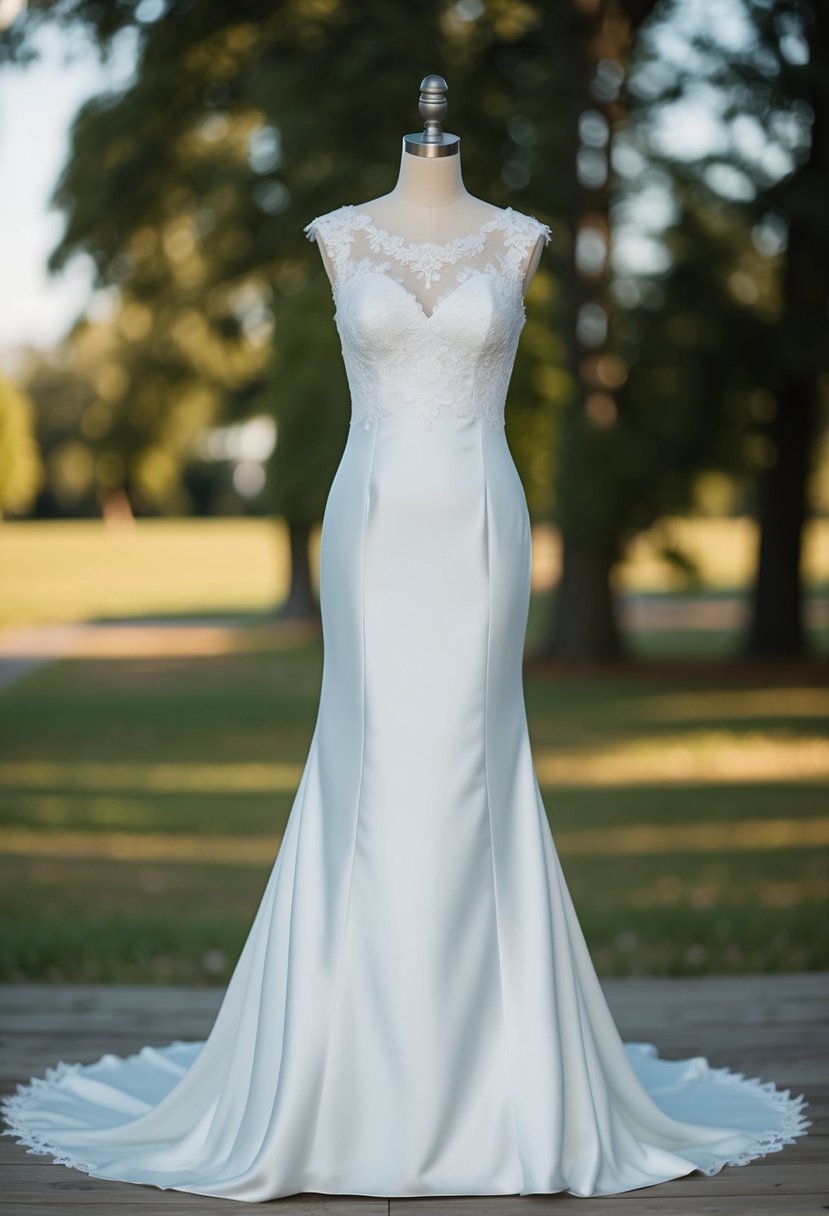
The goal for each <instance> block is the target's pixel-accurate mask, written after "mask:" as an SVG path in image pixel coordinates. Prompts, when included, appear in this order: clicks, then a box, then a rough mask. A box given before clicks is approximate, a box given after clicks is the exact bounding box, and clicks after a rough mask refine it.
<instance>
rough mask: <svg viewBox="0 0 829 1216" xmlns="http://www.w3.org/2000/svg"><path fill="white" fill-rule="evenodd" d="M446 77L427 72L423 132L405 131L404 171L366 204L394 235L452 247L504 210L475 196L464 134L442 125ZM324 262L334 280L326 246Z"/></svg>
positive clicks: (537, 253)
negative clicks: (465, 162)
mask: <svg viewBox="0 0 829 1216" xmlns="http://www.w3.org/2000/svg"><path fill="white" fill-rule="evenodd" d="M447 88H448V86H447V84H446V81H445V80H444V79H443V77H442V76H436V75H432V76H426V77H425V78H424V79H423V80H422V81H421V84H420V89H421V93H420V103H419V109H420V113H421V115H422V116H423V118H424V119H425V126H424V130H423V132H422V133H416V134H414V135H404V137H403V151H402V155H401V159H400V172H399V174H398V178H397V182H396V184H395V186H394V188H393V189H392V190H390V191H389V192H388V194H383V195H380V196H379V197H378V198H375V199H371V200H370V201H369V202H367V203H363V204H361V205H360V208H359V209H360V211H361V212H364V213H366V214H370V215H371V217H372V219H373V221H374V223H375V224H376V225H377V227H378V228H379V229H382V230H384V231H385V232H389V233H394V234H395V235H396V236H399V237H400V238H402V240H403V241H404V243H405V244H407V245H426V244H430V245H440V246H443V245H447V244H449V243H450V242H451V241H453V240H455V239H456V238H458V237H463V236H465V235H466V234H467V233H469V232H474V231H475V230H476V229H478V228H479V227H480V226H481V225H482V224H483V223H485V222H486V221H487V220H489V219H491V218H492V217H493V216H495V215H497V214H498V212H499V208H497V207H493V206H492V204H491V203H487V202H485V201H484V200H483V199H479V198H476V197H475V196H474V195H473V194H470V193H469V191H468V190H467V189H466V186H465V185H464V181H463V176H462V174H461V155H460V136H459V135H453V134H451V133H450V132H444V131H443V130H442V129H441V119H442V118H443V117H444V115H445V114H446V109H447V106H446V91H447ZM544 241H545V238H544V236H543V235H541V236H539V238H538V240H537V241H536V243H535V245H534V246H533V248H532V250H531V251H530V254H529V258H528V260H527V265H526V266H525V268H524V277H523V291H524V293H525V294H526V291H527V289H528V288H529V285H530V283H531V282H532V279H533V276H534V275H535V272H536V269H537V267H538V263H539V261H540V259H541V251H542V249H543V248H544ZM321 254H322V259H323V263H324V265H325V269H326V272H327V274H328V277H329V279H331V281H332V282H333V281H334V270H333V267H332V265H331V262H330V259H329V258H328V255H327V253H326V251H325V250H324V249H322V250H321Z"/></svg>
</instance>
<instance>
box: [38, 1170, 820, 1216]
mask: <svg viewBox="0 0 829 1216" xmlns="http://www.w3.org/2000/svg"><path fill="white" fill-rule="evenodd" d="M709 1181H715V1180H714V1179H710V1180H709ZM657 1189H658V1190H659V1191H662V1189H663V1187H662V1186H661V1185H660V1186H659V1187H658V1188H657ZM120 1211H121V1209H120V1208H119V1216H120ZM548 1213H549V1216H619V1214H620V1213H622V1214H624V1216H826V1205H825V1204H822V1203H821V1201H820V1199H819V1198H815V1197H814V1196H811V1195H790V1196H787V1197H785V1198H782V1197H778V1196H777V1195H754V1196H752V1198H751V1200H750V1202H749V1203H747V1202H746V1200H744V1199H742V1198H740V1197H730V1198H721V1197H719V1196H717V1195H711V1196H710V1197H709V1198H706V1199H696V1198H693V1199H681V1198H678V1197H673V1198H670V1199H666V1198H664V1197H658V1196H656V1195H652V1194H651V1188H650V1187H646V1188H643V1189H641V1190H637V1191H629V1192H625V1193H623V1194H621V1195H602V1196H599V1197H598V1198H595V1199H593V1198H590V1199H586V1198H582V1197H579V1196H576V1195H569V1194H567V1193H565V1192H562V1193H561V1194H558V1195H550V1196H545V1195H522V1196H518V1197H515V1198H511V1197H509V1196H504V1197H503V1198H502V1199H491V1198H481V1199H476V1198H472V1199H469V1198H457V1199H451V1200H442V1199H392V1201H391V1204H390V1206H389V1216H547V1214H548ZM27 1216H28V1214H27Z"/></svg>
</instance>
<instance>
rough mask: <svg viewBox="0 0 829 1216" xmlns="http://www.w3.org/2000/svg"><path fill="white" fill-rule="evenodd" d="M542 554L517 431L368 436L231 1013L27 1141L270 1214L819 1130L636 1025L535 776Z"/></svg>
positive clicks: (37, 1123)
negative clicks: (304, 742) (527, 654)
mask: <svg viewBox="0 0 829 1216" xmlns="http://www.w3.org/2000/svg"><path fill="white" fill-rule="evenodd" d="M530 569H531V539H530V521H529V516H528V513H527V505H526V500H525V496H524V492H523V488H522V485H521V482H520V479H519V477H518V473H517V470H516V468H515V465H514V463H513V460H512V457H511V454H510V451H509V447H508V445H507V441H506V437H505V434H504V432H502V431H497V430H495V429H493V428H492V427H491V426H490V425H489V424H488V423H486V422H485V421H483V420H481V419H475V420H464V419H459V418H455V417H450V416H449V414H448V413H447V414H446V415H445V416H443V417H441V418H440V420H439V424H438V425H436V426H435V427H434V428H433V429H432V430H431V431H424V430H422V429H421V428H420V427H419V426H417V425H416V424H415V423H412V422H407V421H406V419H404V418H399V417H390V418H383V419H382V420H380V421H379V422H375V423H372V424H371V425H370V426H368V427H361V426H352V428H351V429H350V431H349V435H348V439H347V442H346V445H345V449H344V452H343V456H342V459H341V462H340V465H339V467H338V470H337V473H336V475H335V478H334V481H333V483H332V486H331V490H330V493H329V497H328V501H327V505H326V510H325V516H324V520H323V530H322V540H321V553H320V599H321V608H322V624H323V644H324V662H323V676H322V687H321V693H320V700H319V709H318V715H317V720H316V723H315V726H314V730H313V735H312V738H311V743H310V747H309V751H308V754H307V759H306V763H305V766H304V769H303V772H302V777H301V780H300V782H299V786H298V788H297V791H296V795H295V799H294V802H293V806H292V808H291V811H290V815H289V818H288V821H287V826H286V830H285V833H284V836H283V839H282V843H281V846H280V848H279V852H278V854H277V857H276V860H275V863H274V865H273V868H272V870H271V873H270V876H269V879H268V882H267V886H266V888H265V891H264V894H263V897H262V900H261V903H260V905H259V908H258V911H257V913H256V916H255V919H254V921H253V924H252V926H251V928H250V931H249V934H248V937H247V940H246V942H245V944H244V947H243V949H242V952H241V955H240V957H239V959H238V962H237V965H236V968H235V970H234V972H233V975H232V978H231V980H230V982H229V985H228V987H227V990H226V992H225V995H224V999H223V1002H222V1005H221V1007H220V1010H219V1013H218V1016H217V1018H216V1021H215V1023H214V1025H213V1028H212V1030H211V1032H210V1034H209V1036H208V1037H207V1039H206V1040H205V1041H204V1042H184V1041H180V1040H177V1041H175V1042H173V1043H169V1044H166V1045H163V1046H146V1047H144V1048H143V1049H142V1050H141V1051H140V1052H138V1053H137V1054H135V1055H133V1056H129V1057H126V1058H122V1057H118V1056H115V1055H112V1054H106V1055H103V1056H102V1057H101V1058H100V1059H99V1060H98V1061H96V1062H95V1063H93V1064H67V1063H65V1062H64V1061H63V1060H61V1061H59V1063H58V1065H57V1066H56V1067H55V1068H52V1069H50V1070H48V1072H47V1074H46V1075H45V1077H42V1078H33V1079H32V1080H31V1082H30V1083H29V1084H27V1085H20V1086H18V1090H17V1093H16V1094H14V1095H12V1096H10V1097H7V1098H6V1099H5V1102H4V1104H3V1111H4V1114H5V1117H6V1120H7V1122H8V1124H9V1131H7V1132H6V1133H5V1134H12V1135H15V1136H16V1137H17V1138H18V1139H19V1140H20V1141H21V1143H23V1144H25V1145H27V1146H28V1147H29V1148H30V1151H33V1152H41V1153H45V1154H47V1155H51V1156H52V1157H53V1159H54V1160H55V1161H56V1162H59V1163H62V1164H65V1165H71V1166H74V1167H75V1168H78V1169H81V1170H83V1171H85V1172H86V1173H88V1174H90V1175H93V1176H95V1177H99V1178H109V1179H120V1180H123V1181H127V1182H134V1183H143V1184H148V1185H152V1186H155V1187H160V1188H163V1189H177V1190H181V1191H189V1192H193V1193H195V1194H201V1195H215V1196H224V1197H228V1198H231V1199H237V1200H241V1201H248V1202H256V1201H262V1200H267V1199H271V1198H277V1197H281V1196H286V1195H292V1194H297V1193H300V1192H303V1191H315V1192H326V1193H331V1194H362V1195H377V1196H384V1197H391V1196H408V1195H424V1196H425V1195H478V1194H522V1195H523V1194H530V1193H533V1192H556V1191H570V1192H571V1193H573V1194H575V1195H582V1196H589V1195H605V1194H615V1193H619V1192H622V1191H629V1190H633V1189H636V1188H640V1187H646V1186H650V1185H652V1184H654V1183H658V1182H661V1181H665V1180H667V1179H671V1178H676V1177H679V1176H681V1175H684V1174H688V1173H690V1172H691V1171H692V1170H695V1169H697V1170H700V1171H702V1172H704V1173H707V1174H715V1173H717V1172H718V1171H719V1170H720V1169H721V1168H722V1167H723V1165H725V1164H745V1163H746V1162H748V1161H750V1160H752V1159H753V1158H755V1157H758V1156H762V1155H764V1154H766V1153H768V1152H771V1151H775V1150H777V1149H780V1148H782V1147H783V1145H784V1144H788V1143H791V1142H792V1141H793V1139H794V1137H795V1136H796V1135H799V1134H802V1132H803V1131H804V1130H805V1128H806V1127H807V1126H809V1125H810V1124H809V1121H807V1120H806V1119H805V1118H804V1116H803V1114H802V1113H801V1112H802V1108H803V1104H804V1099H803V1096H802V1095H801V1097H800V1098H798V1099H794V1098H792V1097H790V1096H789V1092H788V1091H783V1092H781V1091H779V1090H777V1089H776V1088H775V1087H774V1085H773V1083H771V1082H765V1083H760V1082H759V1080H758V1079H757V1078H754V1079H753V1080H752V1081H746V1080H744V1079H743V1078H742V1076H741V1075H740V1074H735V1073H732V1072H730V1071H729V1070H728V1069H712V1068H710V1067H709V1065H708V1063H707V1061H706V1060H705V1059H704V1058H702V1057H695V1058H693V1059H688V1060H680V1061H668V1060H661V1059H659V1057H658V1055H657V1050H656V1047H655V1045H653V1044H650V1043H640V1042H633V1043H623V1042H622V1040H621V1039H620V1036H619V1033H618V1031H617V1029H616V1026H615V1024H614V1021H613V1019H612V1017H611V1014H610V1011H609V1008H608V1006H607V1003H606V1001H605V998H604V995H603V991H602V989H601V986H600V984H599V981H598V978H597V976H596V973H595V970H594V968H593V965H592V962H591V959H590V956H589V954H588V950H587V947H586V944H585V940H584V937H583V934H582V931H581V928H580V926H579V922H578V919H577V915H576V912H575V910H574V907H573V903H572V900H571V897H570V893H569V891H568V888H567V884H566V882H565V878H564V875H563V873H562V869H561V865H560V863H559V858H558V855H557V852H556V848H555V844H554V841H553V837H552V835H551V831H550V827H549V825H548V821H547V816H546V813H545V808H544V804H543V802H542V798H541V794H540V791H539V787H538V783H537V780H536V776H535V770H534V767H533V759H532V754H531V750H530V741H529V734H528V729H527V720H526V714H525V705H524V695H523V685H522V671H521V664H522V652H523V645H524V635H525V629H526V624H527V612H528V606H529V596H530ZM44 999H48V998H47V997H46V996H45V997H44Z"/></svg>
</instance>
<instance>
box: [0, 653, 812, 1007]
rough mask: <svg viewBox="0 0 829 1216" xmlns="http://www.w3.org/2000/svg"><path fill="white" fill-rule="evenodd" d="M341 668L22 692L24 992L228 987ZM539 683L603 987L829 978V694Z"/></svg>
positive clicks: (3, 768)
mask: <svg viewBox="0 0 829 1216" xmlns="http://www.w3.org/2000/svg"><path fill="white" fill-rule="evenodd" d="M321 660H322V652H321V647H320V645H319V643H318V642H307V643H305V644H304V645H302V646H300V647H298V648H296V649H295V650H284V649H279V650H275V649H274V650H270V651H269V650H267V649H263V650H262V651H261V652H255V651H252V652H249V653H243V654H236V655H221V656H215V657H196V658H193V657H185V658H182V659H172V658H164V659H160V660H142V659H132V660H130V659H106V660H94V659H84V660H68V661H63V662H60V663H54V664H50V665H49V666H46V667H42V668H40V669H39V670H37V671H35V672H33V673H31V674H29V675H28V676H26V677H25V678H24V679H23V680H21V681H20V682H19V683H17V684H15V685H13V686H12V687H11V688H9V689H7V690H6V692H5V694H4V695H3V696H2V697H0V738H1V739H2V751H0V785H2V789H3V793H2V802H1V803H0V850H2V846H3V842H4V841H5V843H6V850H5V852H4V853H0V915H2V917H3V924H4V933H3V939H2V947H0V950H2V953H0V978H2V979H4V980H15V979H24V978H26V979H32V978H36V979H43V980H71V981H76V980H100V979H111V980H135V981H153V980H158V981H159V982H162V981H176V982H179V981H184V982H186V981H192V982H194V983H199V982H207V981H213V982H220V981H224V980H226V979H227V978H228V976H229V973H230V969H231V967H232V965H233V963H234V961H235V959H236V957H237V956H238V952H239V950H240V949H241V946H242V943H243V941H244V936H245V934H246V931H247V928H248V927H249V924H250V921H251V918H252V916H253V913H254V911H255V908H256V905H257V903H258V900H259V898H260V896H261V893H262V890H263V889H264V885H265V881H266V879H267V875H268V871H269V868H270V865H271V864H272V861H273V856H274V855H275V852H276V848H277V845H278V842H279V838H280V834H281V832H282V830H283V827H284V824H285V820H286V817H287V815H288V812H289V810H290V807H291V803H292V798H293V792H294V790H295V787H296V782H297V780H298V777H299V772H300V770H301V766H302V763H303V761H304V758H305V753H306V749H307V746H308V743H309V741H310V736H311V731H312V728H313V722H314V717H315V713H316V704H317V696H318V689H319V678H320V674H321ZM525 687H526V695H527V706H528V714H529V718H530V726H531V734H532V740H533V750H534V755H535V757H536V761H537V766H538V770H539V779H540V781H541V784H542V791H543V794H544V798H545V803H546V806H547V809H548V813H549V818H550V823H551V827H552V830H553V835H554V838H555V840H556V842H557V845H558V848H559V852H560V854H561V857H562V861H563V864H564V867H565V874H566V875H567V877H568V882H569V884H570V888H571V891H572V894H573V898H574V900H575V903H576V907H577V910H578V912H579V915H580V917H581V920H582V924H583V927H584V930H585V933H586V936H587V939H588V943H589V945H590V947H591V950H592V952H593V956H594V959H595V962H596V965H597V967H598V969H599V971H600V974H605V975H619V974H626V973H636V974H642V973H651V974H665V973H672V974H680V973H689V972H690V973H694V972H705V971H735V970H736V971H740V970H746V971H757V970H759V971H762V970H786V969H794V970H801V969H806V970H808V969H812V968H819V967H825V966H826V965H827V963H829V918H827V916H826V907H827V895H829V850H827V847H826V846H827V843H829V835H828V834H827V829H828V828H829V798H827V789H828V787H829V782H828V781H827V775H829V756H827V754H826V753H827V751H829V744H827V743H826V728H827V724H828V723H829V692H827V691H826V690H825V689H821V688H819V687H816V686H815V687H810V686H809V685H808V684H807V683H805V682H803V681H802V680H801V681H800V682H799V683H794V682H787V681H785V680H781V681H780V682H779V683H778V685H777V686H772V685H770V684H769V682H768V681H767V680H765V681H759V682H758V681H750V680H746V681H745V682H744V683H743V685H742V686H741V688H740V689H739V690H737V693H736V695H735V690H734V689H733V687H731V686H730V684H729V683H728V682H725V681H720V682H718V681H716V680H712V679H711V678H707V679H705V680H701V679H693V678H691V677H689V678H687V679H684V680H680V679H677V678H660V677H659V676H657V675H656V674H655V673H653V674H651V675H649V676H645V677H643V676H642V675H640V674H637V673H635V672H634V673H629V674H627V675H618V676H615V677H611V676H606V677H604V678H592V679H585V678H579V677H573V676H570V677H565V676H563V675H560V676H559V677H557V678H555V679H553V678H549V677H541V676H535V675H532V674H530V673H528V674H527V677H526V679H525ZM754 757H757V758H759V759H760V761H761V762H762V760H763V757H765V758H766V762H765V763H761V765H760V775H759V776H758V777H757V778H756V779H755V778H754V775H753V769H754V763H755V760H754ZM769 757H770V760H769ZM666 760H667V764H666ZM746 760H747V763H746V762H745V761H746ZM676 774H679V775H678V776H677V775H676ZM712 774H713V775H712ZM694 832H696V833H697V834H696V835H694ZM689 833H690V835H691V839H690V840H689ZM165 840H166V841H169V844H170V849H169V850H168V849H166V848H165ZM175 841H179V842H180V843H183V846H184V847H183V850H179V851H174V850H173V848H172V846H173V844H174V843H175Z"/></svg>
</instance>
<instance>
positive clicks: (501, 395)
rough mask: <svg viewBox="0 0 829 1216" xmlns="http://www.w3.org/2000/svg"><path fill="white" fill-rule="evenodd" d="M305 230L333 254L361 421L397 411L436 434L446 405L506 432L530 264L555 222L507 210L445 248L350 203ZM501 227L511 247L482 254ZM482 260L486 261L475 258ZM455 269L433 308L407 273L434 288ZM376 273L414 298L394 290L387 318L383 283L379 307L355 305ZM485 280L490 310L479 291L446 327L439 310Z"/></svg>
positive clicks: (356, 418)
mask: <svg viewBox="0 0 829 1216" xmlns="http://www.w3.org/2000/svg"><path fill="white" fill-rule="evenodd" d="M304 232H305V234H306V236H307V237H308V239H309V240H314V239H315V238H317V236H319V238H320V240H321V243H322V245H323V246H324V251H325V252H326V253H327V254H328V257H329V259H330V266H331V270H332V272H333V273H332V275H331V280H332V282H331V286H332V294H333V298H334V302H335V305H336V311H335V314H334V319H335V323H336V325H337V329H338V331H339V334H340V339H341V346H342V353H343V360H344V363H345V368H346V372H347V375H348V381H349V387H350V390H351V422H352V424H355V423H360V424H362V425H363V427H365V428H368V427H369V426H370V425H371V423H372V422H373V421H378V420H379V419H381V418H383V417H387V416H389V415H390V414H392V413H395V414H397V413H401V414H403V413H408V414H412V415H414V416H416V417H417V419H418V422H419V423H420V425H421V426H422V427H423V428H424V429H426V430H428V429H429V428H430V427H431V426H432V425H433V423H434V422H435V420H436V419H437V418H438V417H439V416H440V414H441V413H442V412H443V411H451V412H453V413H454V414H455V416H456V417H459V418H470V419H473V418H482V419H484V420H485V421H487V422H488V423H489V424H490V425H491V426H493V427H495V428H496V429H498V430H503V428H504V402H505V399H506V394H507V389H508V387H509V381H510V376H511V372H512V365H513V362H514V357H515V352H516V348H517V344H518V337H519V335H520V331H521V329H522V327H523V325H524V321H525V319H526V313H525V308H524V298H523V280H524V274H525V269H526V262H527V258H528V256H529V253H530V251H531V250H532V248H533V247H534V245H535V244H536V242H537V241H538V239H539V237H540V236H542V235H543V237H544V240H545V243H549V241H550V237H551V230H550V228H549V227H548V225H546V224H543V223H541V222H540V221H539V220H536V219H535V218H534V217H532V216H527V215H524V214H522V213H521V212H516V211H513V210H512V208H510V207H507V208H505V209H504V210H502V211H499V212H497V213H496V214H495V215H493V216H492V217H491V218H490V219H489V220H487V221H486V222H485V223H484V224H482V225H481V226H480V227H479V228H478V229H477V230H476V231H474V232H471V233H469V234H467V235H464V236H460V237H456V238H454V239H453V240H450V241H447V242H446V243H445V244H437V243H435V242H430V241H427V242H423V243H421V244H410V243H408V242H406V241H405V240H403V238H402V237H399V236H395V235H393V234H392V233H389V232H386V231H385V230H384V229H381V228H378V227H377V226H376V225H375V223H374V221H373V219H372V217H371V216H369V215H368V214H367V213H366V212H364V211H361V210H358V209H357V208H356V207H355V206H353V205H352V204H345V205H343V206H342V207H338V208H337V209H336V210H334V211H330V212H328V213H327V214H326V215H323V216H319V217H318V218H316V219H314V220H312V221H311V222H310V223H309V224H307V225H306V226H305V228H304ZM495 232H497V233H498V234H499V236H500V241H501V243H502V249H495V250H489V257H488V258H486V260H484V259H482V258H481V257H480V255H481V254H484V255H485V257H486V253H485V251H486V249H487V241H488V239H490V234H492V233H495ZM366 250H368V252H365V251H366ZM361 254H362V256H360V255H361ZM372 254H380V255H385V258H384V259H383V260H380V258H374V257H372V256H371V255H372ZM474 258H478V259H479V260H478V262H477V263H473V262H472V261H471V259H474ZM459 263H461V264H460V265H459ZM447 267H453V268H456V269H455V270H454V274H453V275H451V276H448V278H447V281H446V283H445V284H444V289H443V291H442V292H441V294H440V295H439V296H438V297H437V298H436V299H435V300H434V301H430V305H431V311H430V312H427V311H426V305H424V304H423V303H421V301H420V299H419V298H418V296H417V295H416V293H415V292H414V290H413V289H412V286H411V283H410V281H407V278H406V275H405V274H404V271H408V272H410V275H413V276H414V277H415V278H416V279H417V280H418V281H420V282H423V284H424V287H425V288H426V290H429V289H430V288H431V287H432V285H433V284H434V283H437V282H440V281H441V277H442V273H443V274H444V275H445V274H446V268H447ZM370 275H376V276H378V277H379V278H381V279H387V280H391V281H393V282H394V283H395V293H397V291H398V290H399V291H400V293H401V299H402V297H403V296H406V297H408V301H409V302H408V304H401V305H400V310H399V314H398V308H397V307H396V300H395V298H393V297H392V295H391V293H390V294H389V304H388V309H386V302H385V298H384V297H383V296H380V297H379V299H380V301H381V303H380V305H379V309H380V321H378V314H377V308H378V305H377V299H378V297H377V296H376V294H375V289H372V297H371V298H372V299H373V300H374V304H373V307H372V311H371V312H370V313H361V312H360V310H359V308H355V307H353V306H352V300H351V296H350V288H351V285H352V284H354V285H355V290H357V291H359V287H357V286H356V284H357V281H358V280H359V279H360V278H362V277H363V276H370ZM475 277H481V278H488V279H489V280H490V284H489V286H488V287H486V288H485V289H484V290H486V291H487V293H488V296H489V298H488V300H487V302H486V304H485V305H484V306H483V307H481V306H480V304H479V302H477V298H476V293H474V292H473V293H472V295H471V298H470V301H469V303H470V307H469V308H464V309H463V310H462V311H460V312H459V310H458V309H454V308H452V309H450V308H448V307H447V310H446V312H447V322H446V323H445V324H444V323H443V322H442V321H441V320H440V319H439V318H438V317H437V315H436V314H437V313H438V311H439V310H441V309H442V307H443V306H444V305H446V304H447V303H448V301H449V299H450V297H451V296H452V295H453V294H454V293H455V292H456V291H458V289H459V288H460V287H461V286H462V285H463V284H464V283H466V282H467V281H468V280H470V279H472V278H475ZM450 278H451V280H452V281H449V279H450ZM489 293H491V295H489ZM476 305H477V306H476ZM493 305H494V308H493ZM386 316H388V317H389V321H388V324H386V321H385V317H386ZM366 327H368V328H366Z"/></svg>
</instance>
